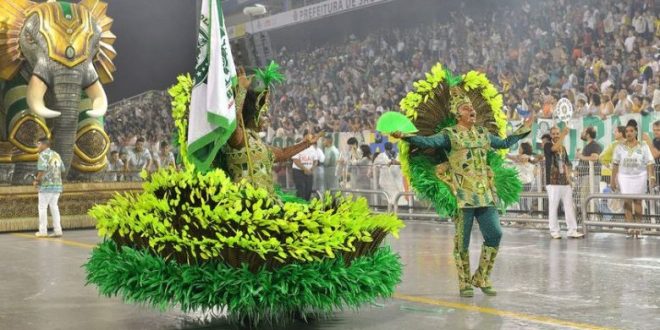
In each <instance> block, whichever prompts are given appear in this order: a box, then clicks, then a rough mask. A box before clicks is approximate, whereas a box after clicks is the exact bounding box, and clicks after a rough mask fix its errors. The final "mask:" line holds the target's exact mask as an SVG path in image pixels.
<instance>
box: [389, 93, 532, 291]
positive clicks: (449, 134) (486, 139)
mask: <svg viewBox="0 0 660 330" xmlns="http://www.w3.org/2000/svg"><path fill="white" fill-rule="evenodd" d="M448 95H449V98H450V99H449V110H450V112H451V114H452V115H453V116H454V117H455V119H456V121H457V124H456V125H453V126H450V127H445V128H443V129H442V130H441V131H440V133H438V134H435V135H430V136H408V137H404V136H403V134H401V133H400V132H395V133H393V134H392V136H393V137H395V138H402V139H403V140H404V141H406V142H407V143H409V144H410V145H411V146H412V147H416V148H421V149H432V150H433V151H435V152H436V153H438V154H443V155H444V156H446V157H442V158H443V159H445V158H446V159H447V161H446V162H442V163H441V164H439V165H437V166H436V176H437V177H438V178H439V179H440V180H441V181H442V182H444V183H445V184H447V185H448V186H449V187H450V189H451V191H452V194H453V195H454V196H455V198H456V204H457V207H458V209H457V212H456V213H455V214H454V222H455V225H456V234H455V237H454V259H455V261H456V267H457V268H458V280H459V292H460V295H461V297H472V296H473V295H474V292H473V290H472V286H475V287H478V288H480V289H481V290H482V291H483V292H484V293H485V294H486V295H489V296H494V295H496V291H495V290H494V289H493V286H492V284H491V281H490V273H491V271H492V269H493V264H494V262H495V257H496V255H497V251H498V248H499V245H500V239H501V237H502V229H501V227H500V221H499V216H498V211H497V207H496V205H498V203H497V199H496V198H497V194H496V189H495V184H494V173H493V170H492V169H491V166H490V165H489V163H488V152H489V151H490V150H491V149H507V148H509V147H511V146H512V145H514V144H516V143H517V142H518V141H519V140H520V139H522V138H524V137H525V136H526V135H527V134H529V132H530V131H531V125H532V121H533V119H532V118H531V117H530V118H528V119H527V121H525V124H524V125H523V126H522V127H521V128H520V129H518V130H517V131H516V132H515V133H514V134H513V135H511V136H509V137H507V138H505V139H501V138H499V137H497V136H495V135H493V134H491V133H490V132H489V131H488V130H487V129H486V128H485V127H483V126H476V125H475V123H477V112H476V111H475V108H474V107H473V105H472V102H471V100H470V97H469V96H468V95H467V94H466V93H465V91H464V89H463V88H461V87H458V86H454V87H451V88H450V90H449V93H448ZM475 218H476V219H477V222H478V223H479V229H480V230H481V233H482V235H483V237H484V244H483V246H482V248H481V258H480V260H479V267H478V268H477V270H476V272H475V274H474V276H472V277H470V257H469V246H470V233H471V231H472V223H473V220H474V219H475Z"/></svg>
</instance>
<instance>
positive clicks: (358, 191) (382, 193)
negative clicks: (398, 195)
mask: <svg viewBox="0 0 660 330" xmlns="http://www.w3.org/2000/svg"><path fill="white" fill-rule="evenodd" d="M330 192H331V193H336V192H338V193H341V194H361V195H374V196H379V195H380V196H383V197H385V200H386V201H387V212H388V213H390V212H392V197H391V196H390V194H388V193H387V192H385V191H382V190H372V189H331V190H330ZM372 206H373V205H372Z"/></svg>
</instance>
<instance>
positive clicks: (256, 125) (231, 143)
mask: <svg viewBox="0 0 660 330" xmlns="http://www.w3.org/2000/svg"><path fill="white" fill-rule="evenodd" d="M277 70H278V66H277V64H275V63H271V64H270V65H269V66H268V67H267V68H266V69H265V70H257V71H256V74H255V76H256V77H257V78H258V80H259V81H261V82H262V84H263V89H262V90H260V91H258V90H255V89H253V88H251V87H250V86H251V84H252V79H253V77H248V76H246V75H245V71H244V70H243V69H241V70H240V71H239V78H238V81H239V83H238V86H237V92H236V104H237V105H238V106H237V107H236V110H237V111H236V119H237V121H238V127H237V128H236V130H235V131H234V133H232V135H231V137H230V138H229V140H228V141H227V144H226V145H225V148H224V149H223V152H222V153H221V154H220V159H219V160H218V163H219V164H221V165H220V166H221V167H222V168H224V169H225V170H226V172H227V174H228V175H229V176H230V177H231V178H232V180H233V181H234V182H240V181H241V180H243V179H246V180H248V182H250V183H251V184H253V185H255V186H259V187H262V188H264V189H266V190H268V191H269V192H271V193H272V192H275V190H276V189H275V184H274V182H273V164H274V163H279V162H284V161H288V160H291V157H293V156H295V155H296V154H298V153H300V152H301V151H303V150H305V149H307V148H308V147H309V146H311V145H314V144H316V142H317V141H318V139H319V137H320V135H316V136H315V135H308V136H306V137H305V138H304V139H303V141H302V142H300V143H298V144H296V145H293V146H291V147H287V148H281V149H280V148H275V147H271V146H267V145H266V144H265V143H264V142H263V141H262V139H261V137H260V136H259V133H260V132H261V131H262V130H263V129H264V127H263V126H264V123H265V121H264V120H263V118H262V117H263V116H265V115H266V114H267V113H268V108H269V106H270V102H269V95H270V88H271V85H272V84H274V83H278V82H281V81H283V80H284V77H283V76H282V75H281V74H280V73H279V72H278V71H277Z"/></svg>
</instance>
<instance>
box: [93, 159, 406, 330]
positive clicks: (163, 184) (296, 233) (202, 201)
mask: <svg viewBox="0 0 660 330" xmlns="http://www.w3.org/2000/svg"><path fill="white" fill-rule="evenodd" d="M90 214H91V215H92V216H93V217H94V218H96V219H97V221H98V223H97V228H98V230H99V235H101V236H102V237H104V240H103V242H102V243H100V244H99V245H98V247H96V248H95V249H94V250H93V252H92V255H91V257H90V259H89V260H88V262H87V263H86V264H85V269H86V271H87V281H88V284H94V285H96V286H97V287H98V289H99V291H100V293H101V294H103V295H105V296H108V297H111V296H120V297H122V298H123V299H124V300H125V301H126V302H130V303H140V304H146V305H150V306H153V307H155V308H158V309H160V310H166V309H170V308H180V309H181V310H183V311H184V312H189V311H202V312H204V311H212V310H217V309H223V310H225V312H226V313H227V315H229V318H230V319H231V320H233V321H241V322H244V321H248V322H249V323H250V324H253V325H254V324H258V323H262V322H280V321H286V320H287V319H290V318H291V317H292V316H294V315H303V316H305V315H324V314H326V315H327V314H328V313H331V312H332V311H334V310H338V309H344V308H357V307H359V306H360V305H361V304H364V303H368V302H372V301H374V300H375V299H377V298H386V297H390V296H391V295H392V294H393V292H394V288H395V286H396V285H397V284H398V283H399V282H400V278H401V263H400V260H399V257H398V256H397V255H396V254H394V253H393V252H392V251H391V250H390V249H389V248H388V247H381V243H382V242H383V240H384V239H385V237H386V236H387V235H388V234H392V235H394V236H396V235H397V233H398V231H399V230H400V229H401V228H402V227H403V223H402V222H401V221H400V220H399V219H397V218H396V217H395V216H393V215H387V214H372V213H371V212H370V211H369V208H368V205H367V202H366V200H364V199H358V200H353V199H351V198H344V197H341V196H339V195H335V196H332V195H329V194H327V195H326V196H325V198H323V200H314V201H312V202H310V203H308V204H304V203H295V202H282V200H281V199H280V198H279V197H278V196H273V195H271V194H269V193H268V192H267V191H266V190H265V189H261V188H256V187H253V186H251V185H250V184H248V183H246V182H241V183H238V184H235V183H232V182H231V180H230V179H229V178H227V176H226V175H225V174H224V172H222V171H221V170H215V171H212V172H209V173H206V174H200V173H196V172H194V171H193V170H186V171H182V172H175V171H172V170H162V171H160V172H158V173H156V174H154V175H153V176H152V178H151V180H150V181H149V182H146V183H145V184H144V191H143V192H142V193H139V194H124V195H117V196H116V197H115V198H114V199H112V200H110V201H109V202H108V203H107V204H104V205H98V206H96V207H94V208H93V209H92V210H91V211H90Z"/></svg>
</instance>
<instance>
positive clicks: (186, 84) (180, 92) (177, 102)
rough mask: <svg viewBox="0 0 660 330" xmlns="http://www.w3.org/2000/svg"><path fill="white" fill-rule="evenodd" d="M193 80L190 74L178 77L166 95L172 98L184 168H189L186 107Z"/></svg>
mask: <svg viewBox="0 0 660 330" xmlns="http://www.w3.org/2000/svg"><path fill="white" fill-rule="evenodd" d="M192 88H193V80H192V78H191V77H190V74H185V75H179V76H178V77H177V83H176V85H174V86H172V87H171V88H170V89H169V90H168V93H169V94H170V96H171V97H172V119H173V120H174V125H175V126H176V131H177V141H176V142H177V145H178V146H179V150H180V152H179V153H180V157H181V159H182V161H183V165H184V167H186V168H187V167H191V166H192V164H191V163H190V160H189V159H188V137H187V136H186V134H187V133H188V106H189V105H190V99H191V93H192Z"/></svg>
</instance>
